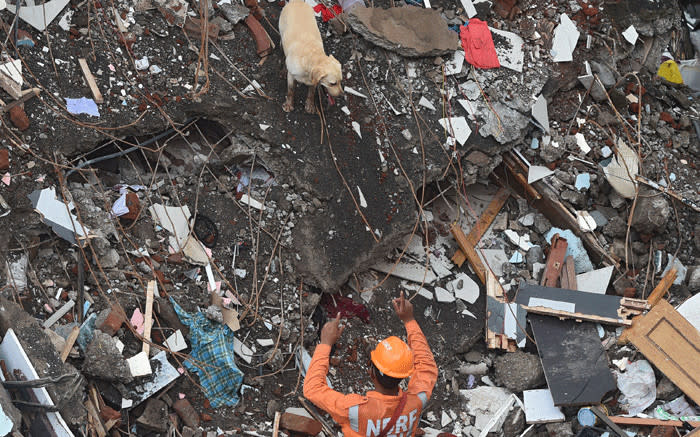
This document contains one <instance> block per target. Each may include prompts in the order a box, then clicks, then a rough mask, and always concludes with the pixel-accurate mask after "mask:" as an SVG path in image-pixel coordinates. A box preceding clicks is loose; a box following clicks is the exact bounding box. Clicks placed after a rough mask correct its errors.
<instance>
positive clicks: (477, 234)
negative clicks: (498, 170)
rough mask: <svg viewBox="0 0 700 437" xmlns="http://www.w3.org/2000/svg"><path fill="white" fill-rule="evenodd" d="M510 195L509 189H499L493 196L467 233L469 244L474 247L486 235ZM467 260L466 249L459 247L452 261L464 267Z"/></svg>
mask: <svg viewBox="0 0 700 437" xmlns="http://www.w3.org/2000/svg"><path fill="white" fill-rule="evenodd" d="M508 197H510V190H509V189H507V188H499V189H498V191H497V192H496V195H495V196H493V199H491V203H489V205H488V206H487V207H486V209H485V210H484V212H483V213H481V215H480V216H479V219H478V220H477V221H476V223H475V224H474V226H473V227H472V229H471V231H469V235H467V244H468V245H469V246H471V247H472V248H473V247H474V246H476V245H477V244H478V243H479V241H480V240H481V237H483V236H484V234H485V233H486V230H487V229H488V228H489V226H491V223H493V221H494V220H495V219H496V216H497V215H498V213H499V212H501V209H502V208H503V205H505V204H506V200H508ZM466 260H467V256H466V254H465V253H464V251H462V249H457V251H456V252H455V254H454V255H453V256H452V262H453V263H455V264H456V265H457V266H459V267H462V264H464V261H466ZM482 282H483V281H482Z"/></svg>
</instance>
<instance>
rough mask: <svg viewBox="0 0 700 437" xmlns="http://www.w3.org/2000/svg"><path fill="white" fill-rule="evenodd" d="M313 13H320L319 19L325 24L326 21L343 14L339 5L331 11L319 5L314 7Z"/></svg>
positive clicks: (321, 4)
mask: <svg viewBox="0 0 700 437" xmlns="http://www.w3.org/2000/svg"><path fill="white" fill-rule="evenodd" d="M314 12H316V13H318V12H320V13H321V19H322V20H323V22H324V23H325V22H326V21H328V20H332V19H333V18H335V17H337V16H338V15H340V14H342V13H343V8H341V7H340V5H333V7H332V8H331V9H328V8H327V7H326V5H324V4H323V3H319V4H317V5H316V6H314Z"/></svg>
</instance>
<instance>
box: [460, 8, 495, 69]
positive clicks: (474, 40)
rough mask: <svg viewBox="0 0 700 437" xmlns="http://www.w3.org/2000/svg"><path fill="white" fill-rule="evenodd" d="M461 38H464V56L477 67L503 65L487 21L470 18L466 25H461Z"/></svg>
mask: <svg viewBox="0 0 700 437" xmlns="http://www.w3.org/2000/svg"><path fill="white" fill-rule="evenodd" d="M459 39H460V40H462V48H463V49H464V58H465V59H466V60H467V62H469V63H470V64H472V65H473V66H475V67H476V68H498V67H500V66H501V63H500V62H498V55H497V54H496V47H495V46H494V45H493V38H492V37H491V31H490V30H489V26H488V25H486V22H484V21H481V20H479V19H478V18H472V19H470V20H469V22H468V23H467V25H466V26H459Z"/></svg>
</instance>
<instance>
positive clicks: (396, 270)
mask: <svg viewBox="0 0 700 437" xmlns="http://www.w3.org/2000/svg"><path fill="white" fill-rule="evenodd" d="M372 269H374V270H377V271H379V272H382V273H388V274H391V275H393V276H396V277H397V278H401V279H406V280H407V281H411V282H416V283H419V284H420V283H423V282H425V283H426V284H432V283H433V282H435V280H436V279H437V275H435V273H433V271H432V270H431V269H429V268H428V269H426V267H425V266H424V265H418V264H408V263H405V262H400V263H398V264H396V265H394V263H389V262H385V261H382V262H379V263H376V264H374V265H373V266H372Z"/></svg>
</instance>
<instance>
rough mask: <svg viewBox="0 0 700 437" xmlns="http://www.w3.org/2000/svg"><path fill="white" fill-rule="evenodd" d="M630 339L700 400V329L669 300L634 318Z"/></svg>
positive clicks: (678, 383) (682, 387)
mask: <svg viewBox="0 0 700 437" xmlns="http://www.w3.org/2000/svg"><path fill="white" fill-rule="evenodd" d="M627 331H628V332H629V334H628V338H629V341H631V342H632V344H634V345H635V346H636V347H637V349H639V351H640V352H641V353H643V354H644V356H645V357H646V358H647V359H648V360H649V361H651V362H652V363H653V364H654V365H655V366H656V367H658V368H659V370H661V371H662V372H663V373H664V375H666V376H667V377H668V378H669V379H670V380H671V381H673V383H674V384H676V386H677V387H678V388H680V389H681V390H683V392H684V393H685V394H686V395H687V396H688V397H689V398H691V399H692V400H693V401H694V402H695V403H700V365H698V363H700V332H698V330H697V329H695V327H694V326H693V325H691V324H690V322H688V321H687V320H686V319H685V318H684V317H683V316H681V315H680V314H679V313H678V312H677V311H676V310H675V309H674V308H673V307H672V306H671V305H670V304H669V303H668V302H666V301H665V300H661V301H659V302H658V303H657V304H656V306H655V307H654V308H653V309H652V310H651V311H649V313H648V314H647V315H645V316H643V317H639V318H636V319H635V320H634V323H633V324H632V327H631V328H629V329H628V330H627Z"/></svg>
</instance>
